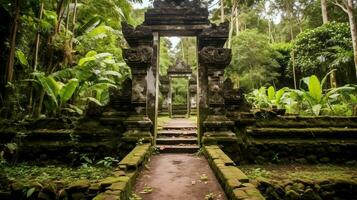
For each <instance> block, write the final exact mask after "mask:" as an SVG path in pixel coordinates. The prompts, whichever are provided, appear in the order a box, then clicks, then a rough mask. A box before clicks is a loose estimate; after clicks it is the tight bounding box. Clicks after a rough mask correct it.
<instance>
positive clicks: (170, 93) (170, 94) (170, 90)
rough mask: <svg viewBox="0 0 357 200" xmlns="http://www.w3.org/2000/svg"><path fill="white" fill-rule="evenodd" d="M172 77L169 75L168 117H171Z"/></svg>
mask: <svg viewBox="0 0 357 200" xmlns="http://www.w3.org/2000/svg"><path fill="white" fill-rule="evenodd" d="M171 79H172V78H171V77H169V102H168V103H169V117H170V118H172V85H171V82H172V80H171Z"/></svg>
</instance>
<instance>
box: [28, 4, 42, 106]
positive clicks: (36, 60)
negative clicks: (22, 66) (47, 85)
mask: <svg viewBox="0 0 357 200" xmlns="http://www.w3.org/2000/svg"><path fill="white" fill-rule="evenodd" d="M43 9H44V4H43V3H42V4H41V8H40V14H39V20H40V21H41V20H42V16H43ZM39 46H40V31H37V33H36V39H35V55H34V63H33V71H34V72H35V71H36V70H37V65H38V50H39ZM32 104H33V87H31V92H30V100H29V105H28V111H29V113H33V111H32V108H33V107H32Z"/></svg>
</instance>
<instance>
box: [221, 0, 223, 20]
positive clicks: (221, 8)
mask: <svg viewBox="0 0 357 200" xmlns="http://www.w3.org/2000/svg"><path fill="white" fill-rule="evenodd" d="M221 22H222V23H223V22H224V0H221Z"/></svg>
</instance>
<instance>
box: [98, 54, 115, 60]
mask: <svg viewBox="0 0 357 200" xmlns="http://www.w3.org/2000/svg"><path fill="white" fill-rule="evenodd" d="M112 56H113V54H111V53H100V54H97V55H95V56H94V57H95V58H96V59H101V58H106V57H112Z"/></svg>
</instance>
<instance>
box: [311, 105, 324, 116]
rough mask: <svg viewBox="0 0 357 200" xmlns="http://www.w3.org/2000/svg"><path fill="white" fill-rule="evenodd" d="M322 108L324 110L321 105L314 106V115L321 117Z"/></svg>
mask: <svg viewBox="0 0 357 200" xmlns="http://www.w3.org/2000/svg"><path fill="white" fill-rule="evenodd" d="M321 108H322V106H321V104H316V105H314V106H312V112H313V113H314V115H315V116H319V115H320V111H321Z"/></svg>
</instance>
